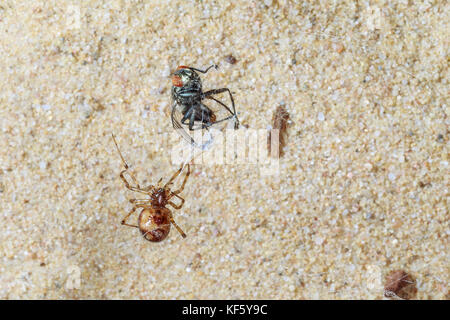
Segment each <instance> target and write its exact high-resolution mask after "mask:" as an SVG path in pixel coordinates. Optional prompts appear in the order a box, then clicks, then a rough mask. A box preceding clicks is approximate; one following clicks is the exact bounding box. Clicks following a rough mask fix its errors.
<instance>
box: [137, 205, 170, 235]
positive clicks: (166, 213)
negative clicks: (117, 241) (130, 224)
mask: <svg viewBox="0 0 450 320" xmlns="http://www.w3.org/2000/svg"><path fill="white" fill-rule="evenodd" d="M170 214H171V213H170V210H169V209H167V208H164V207H155V208H145V209H143V210H142V211H141V213H140V215H139V219H138V223H139V230H140V231H141V233H142V234H143V236H144V238H145V239H147V240H148V241H152V242H160V241H162V240H164V239H165V238H166V237H167V235H168V234H169V232H170V220H169V217H170Z"/></svg>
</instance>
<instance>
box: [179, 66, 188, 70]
mask: <svg viewBox="0 0 450 320" xmlns="http://www.w3.org/2000/svg"><path fill="white" fill-rule="evenodd" d="M180 69H188V67H186V66H178V68H177V70H180Z"/></svg>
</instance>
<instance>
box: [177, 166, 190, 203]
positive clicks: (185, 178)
mask: <svg viewBox="0 0 450 320" xmlns="http://www.w3.org/2000/svg"><path fill="white" fill-rule="evenodd" d="M180 169H182V168H180ZM180 172H181V171H180ZM190 174H191V166H190V165H189V163H188V164H187V172H186V175H185V176H184V180H183V183H182V184H181V187H180V188H179V189H178V190H176V191H172V194H174V195H178V194H179V193H181V192H182V191H183V190H184V186H185V185H186V181H187V179H188V177H189V175H190Z"/></svg>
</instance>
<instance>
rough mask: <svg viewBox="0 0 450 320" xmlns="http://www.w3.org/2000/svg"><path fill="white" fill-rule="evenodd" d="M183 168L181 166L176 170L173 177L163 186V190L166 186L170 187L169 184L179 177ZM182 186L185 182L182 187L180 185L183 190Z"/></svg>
mask: <svg viewBox="0 0 450 320" xmlns="http://www.w3.org/2000/svg"><path fill="white" fill-rule="evenodd" d="M183 168H184V165H181V167H180V169H178V170H177V171H176V172H175V173H174V174H173V176H172V177H171V178H170V179H169V181H167V183H166V184H165V185H164V187H163V189H165V188H167V186H168V185H170V184H171V183H172V182H173V180H175V178H176V177H178V176H179V175H180V173H181V171H183ZM188 172H189V173H190V167H189V164H188ZM185 180H186V178H185ZM184 184H185V182H183V185H182V186H183V188H184Z"/></svg>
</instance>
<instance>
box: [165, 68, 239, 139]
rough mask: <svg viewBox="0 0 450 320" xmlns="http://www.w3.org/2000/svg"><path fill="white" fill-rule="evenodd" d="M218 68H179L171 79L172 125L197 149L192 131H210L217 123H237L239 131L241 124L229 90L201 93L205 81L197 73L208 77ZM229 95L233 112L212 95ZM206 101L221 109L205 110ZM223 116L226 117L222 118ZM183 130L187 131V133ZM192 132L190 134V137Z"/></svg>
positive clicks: (207, 108)
mask: <svg viewBox="0 0 450 320" xmlns="http://www.w3.org/2000/svg"><path fill="white" fill-rule="evenodd" d="M213 67H214V68H216V69H217V65H212V66H210V67H208V68H207V69H206V70H199V69H196V68H192V67H186V66H179V67H178V68H177V70H176V71H175V72H174V73H173V75H172V99H173V100H174V103H173V106H172V116H171V117H172V125H173V127H174V128H175V129H177V131H178V132H179V133H180V134H181V135H182V136H183V138H185V139H186V140H187V141H189V142H190V143H191V144H192V145H197V143H196V142H195V141H194V139H193V137H192V131H194V130H197V129H208V128H209V127H212V126H214V125H215V124H218V123H223V122H225V121H227V120H230V119H234V129H238V128H239V120H238V118H237V115H236V109H235V106H234V99H233V95H232V94H231V91H230V89H228V88H221V89H213V90H209V91H206V92H203V91H202V81H201V79H200V76H199V75H198V73H197V72H201V73H207V72H208V71H209V69H211V68H213ZM223 92H228V94H229V95H230V100H231V106H232V107H231V109H230V108H229V107H228V106H227V105H226V104H224V103H223V102H221V101H219V100H218V99H216V98H214V97H213V95H216V94H220V93H223ZM204 99H211V100H214V101H215V102H216V103H217V104H218V105H217V106H218V108H215V109H214V108H212V107H210V106H206V105H205V104H204V103H203V100H204ZM223 113H225V114H224V115H223ZM183 127H187V128H188V131H186V130H185V129H184V128H183ZM188 132H189V133H188Z"/></svg>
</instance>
